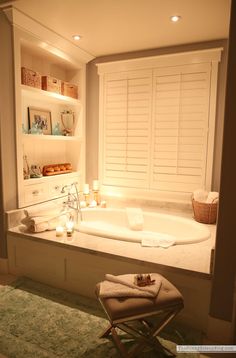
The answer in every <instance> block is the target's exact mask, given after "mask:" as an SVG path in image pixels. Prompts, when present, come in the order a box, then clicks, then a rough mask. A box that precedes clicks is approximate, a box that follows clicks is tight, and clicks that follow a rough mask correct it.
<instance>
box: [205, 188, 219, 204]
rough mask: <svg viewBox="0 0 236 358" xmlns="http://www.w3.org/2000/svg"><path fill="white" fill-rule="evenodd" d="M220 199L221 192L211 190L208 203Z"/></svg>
mask: <svg viewBox="0 0 236 358" xmlns="http://www.w3.org/2000/svg"><path fill="white" fill-rule="evenodd" d="M218 199H219V193H218V192H217V191H210V193H209V194H208V196H207V199H206V203H209V204H211V203H217V201H218Z"/></svg>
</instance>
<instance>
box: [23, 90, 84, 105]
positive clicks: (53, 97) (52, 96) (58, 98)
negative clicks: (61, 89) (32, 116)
mask: <svg viewBox="0 0 236 358" xmlns="http://www.w3.org/2000/svg"><path fill="white" fill-rule="evenodd" d="M21 91H22V94H23V95H24V96H27V97H28V98H35V99H38V98H39V96H41V97H43V98H44V100H45V101H47V100H48V101H50V102H52V101H54V102H56V103H65V104H68V105H73V106H78V105H79V104H80V100H79V99H75V98H72V97H67V96H63V95H61V94H58V93H54V92H48V91H44V90H41V89H38V88H34V87H30V86H26V85H21Z"/></svg>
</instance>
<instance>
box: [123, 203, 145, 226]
mask: <svg viewBox="0 0 236 358" xmlns="http://www.w3.org/2000/svg"><path fill="white" fill-rule="evenodd" d="M126 214H127V218H128V224H129V227H130V229H131V230H143V212H142V210H141V209H140V208H126Z"/></svg>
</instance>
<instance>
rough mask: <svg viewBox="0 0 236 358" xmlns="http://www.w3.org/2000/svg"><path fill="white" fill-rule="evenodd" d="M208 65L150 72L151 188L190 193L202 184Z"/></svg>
mask: <svg viewBox="0 0 236 358" xmlns="http://www.w3.org/2000/svg"><path fill="white" fill-rule="evenodd" d="M210 71H211V67H210V64H193V65H185V66H176V67H167V68H162V69H156V70H155V71H154V86H153V124H152V125H153V127H152V143H153V145H152V155H151V188H152V189H158V190H167V191H180V192H192V191H193V190H195V189H196V188H198V187H204V184H205V175H206V155H207V135H208V116H209V113H208V112H209V96H210Z"/></svg>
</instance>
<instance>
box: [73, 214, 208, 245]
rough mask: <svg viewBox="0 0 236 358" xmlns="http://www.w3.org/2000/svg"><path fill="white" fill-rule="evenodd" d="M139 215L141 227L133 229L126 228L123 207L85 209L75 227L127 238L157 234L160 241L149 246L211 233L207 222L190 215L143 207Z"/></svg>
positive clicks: (182, 241) (201, 237) (196, 238)
mask: <svg viewBox="0 0 236 358" xmlns="http://www.w3.org/2000/svg"><path fill="white" fill-rule="evenodd" d="M142 215H143V228H142V230H138V231H136V230H131V229H130V227H129V222H128V218H127V212H126V210H125V209H110V208H109V209H107V208H106V209H101V208H96V209H85V210H83V220H82V221H81V222H80V224H79V225H78V228H77V230H78V231H80V232H83V233H86V234H90V235H95V236H102V237H106V238H111V239H117V240H124V241H131V242H142V241H143V239H147V240H149V241H150V240H155V238H158V239H159V241H160V239H161V242H162V244H160V245H157V244H155V245H153V246H163V247H168V246H171V245H173V244H192V243H197V242H201V241H204V240H207V239H208V238H209V237H210V235H211V234H210V231H209V229H208V228H207V226H205V225H204V224H200V223H197V222H195V221H194V220H191V219H186V218H183V217H179V216H174V215H169V214H161V213H153V212H145V211H143V212H142ZM172 241H173V242H172ZM168 243H169V244H168ZM144 246H146V245H144ZM147 246H152V245H147Z"/></svg>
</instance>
